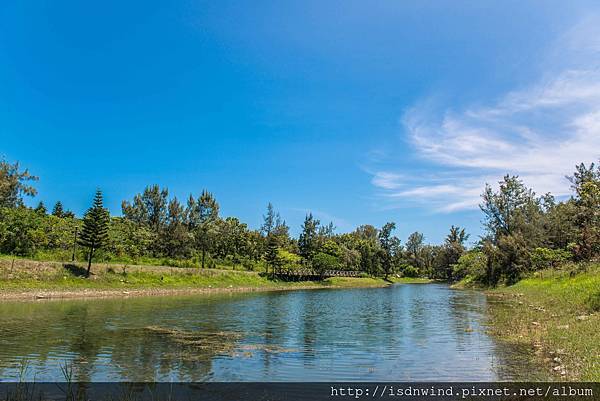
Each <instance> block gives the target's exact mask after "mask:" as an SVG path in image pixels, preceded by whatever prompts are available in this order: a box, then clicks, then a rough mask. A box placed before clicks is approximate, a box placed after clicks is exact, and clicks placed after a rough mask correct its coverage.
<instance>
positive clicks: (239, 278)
mask: <svg viewBox="0 0 600 401" xmlns="http://www.w3.org/2000/svg"><path fill="white" fill-rule="evenodd" d="M91 272H92V274H91V276H90V277H89V278H88V277H86V276H85V269H84V267H83V266H82V265H79V264H64V263H60V262H38V261H32V260H23V259H18V260H14V261H13V260H0V299H21V300H26V299H51V298H97V297H122V296H161V295H178V294H195V293H198V294H200V293H216V292H242V291H283V290H299V289H319V288H351V287H383V286H387V285H390V284H393V283H396V282H406V283H414V282H424V281H426V280H424V279H412V278H406V279H403V278H394V279H392V280H389V281H385V280H383V279H381V278H371V277H361V278H351V277H332V278H328V279H325V280H323V281H301V282H287V281H280V280H271V279H269V278H267V277H265V276H264V275H261V274H259V273H257V272H248V271H232V270H219V269H204V270H201V269H196V268H177V267H163V266H139V265H133V266H128V265H115V264H93V265H92V270H91Z"/></svg>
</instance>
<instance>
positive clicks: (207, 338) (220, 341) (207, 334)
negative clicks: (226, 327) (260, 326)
mask: <svg viewBox="0 0 600 401" xmlns="http://www.w3.org/2000/svg"><path fill="white" fill-rule="evenodd" d="M144 330H146V331H148V332H150V333H153V334H156V335H159V336H164V337H167V338H168V339H169V340H171V341H173V342H175V343H178V344H182V345H189V346H194V347H198V348H207V349H210V350H213V351H214V350H217V349H220V348H223V347H226V348H229V347H230V346H231V347H233V345H234V343H235V341H237V340H239V339H240V338H241V334H240V333H236V332H232V331H200V330H198V331H187V330H181V329H176V328H175V329H173V328H168V327H160V326H147V327H144Z"/></svg>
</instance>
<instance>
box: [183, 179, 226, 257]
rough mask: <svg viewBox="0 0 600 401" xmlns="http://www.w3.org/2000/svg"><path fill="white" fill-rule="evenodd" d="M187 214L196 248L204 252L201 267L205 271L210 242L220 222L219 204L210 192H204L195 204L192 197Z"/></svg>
mask: <svg viewBox="0 0 600 401" xmlns="http://www.w3.org/2000/svg"><path fill="white" fill-rule="evenodd" d="M186 214H187V220H188V227H189V230H190V231H191V232H192V233H193V234H194V240H195V242H196V246H197V247H199V248H200V250H201V252H202V262H201V266H202V268H203V269H204V264H205V259H206V252H207V251H208V247H209V245H210V243H209V242H210V241H209V240H210V237H211V235H212V234H214V232H215V225H216V223H217V221H218V220H219V204H218V203H217V200H216V199H215V197H214V196H213V195H212V194H211V193H210V192H208V191H206V190H204V191H202V194H201V195H200V198H199V199H198V200H196V201H195V202H194V198H193V197H192V196H191V195H190V199H189V200H188V209H187V212H186Z"/></svg>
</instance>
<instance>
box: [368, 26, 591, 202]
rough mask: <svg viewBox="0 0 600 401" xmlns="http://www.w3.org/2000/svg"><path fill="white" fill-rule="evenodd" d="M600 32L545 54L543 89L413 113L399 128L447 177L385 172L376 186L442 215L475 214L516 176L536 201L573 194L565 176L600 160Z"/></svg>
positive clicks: (577, 32) (573, 37) (580, 33)
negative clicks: (488, 195) (499, 185)
mask: <svg viewBox="0 0 600 401" xmlns="http://www.w3.org/2000/svg"><path fill="white" fill-rule="evenodd" d="M594 22H595V23H594ZM598 27H600V19H598V18H595V19H593V20H590V19H589V18H588V19H587V20H586V21H584V22H582V23H581V24H579V25H578V26H576V27H575V28H573V29H572V30H570V31H569V32H567V33H566V34H565V35H563V37H561V38H559V40H558V41H557V43H556V44H555V45H554V47H553V48H552V49H550V51H549V52H548V54H549V56H548V57H547V59H545V60H544V66H545V69H546V71H547V72H546V74H544V76H543V77H541V78H540V79H539V81H538V82H534V83H532V84H531V85H529V86H527V87H524V88H521V89H518V90H514V91H511V92H509V93H506V94H505V95H503V96H501V98H500V99H499V100H497V101H495V102H493V103H492V104H491V105H487V106H481V105H476V106H472V107H469V108H466V109H463V110H458V111H455V110H452V109H449V108H448V109H443V110H441V111H440V110H435V109H432V108H429V107H427V106H415V107H413V108H412V109H410V110H408V111H407V112H406V113H405V114H404V116H403V119H402V123H403V126H404V128H405V130H406V132H407V135H408V138H409V140H410V142H411V143H412V145H413V146H414V148H415V150H416V152H417V154H418V155H419V156H421V157H422V158H424V159H425V160H427V161H429V162H434V163H435V165H437V166H438V167H439V168H440V169H443V171H444V174H443V175H439V176H438V177H433V178H432V177H426V178H423V179H420V180H414V179H413V180H412V182H411V181H408V180H406V179H403V177H402V176H400V175H398V174H396V173H395V172H393V171H389V170H384V171H378V172H376V173H375V174H374V177H373V180H372V183H373V184H374V185H375V186H376V187H378V188H380V189H381V190H382V191H383V195H384V196H385V197H386V198H388V199H395V200H398V199H401V200H407V199H408V200H413V201H418V202H420V203H422V204H424V205H427V206H429V207H433V208H434V209H435V210H437V211H444V212H451V211H455V210H461V209H470V208H475V207H477V204H478V203H479V201H480V194H481V192H482V190H483V186H484V184H485V183H486V182H489V183H495V182H496V181H498V180H499V179H500V178H501V177H502V176H503V175H504V174H518V175H519V176H520V177H521V178H522V179H523V181H524V182H525V183H526V184H527V185H528V186H530V187H532V188H533V189H534V190H535V191H536V192H538V193H545V192H552V193H553V194H554V195H557V196H564V195H567V194H569V193H570V189H569V184H568V182H567V181H566V179H565V176H566V175H569V174H571V173H572V172H573V170H574V166H575V165H576V164H578V163H580V162H586V163H588V162H592V161H597V160H598V159H599V158H600V40H599V39H598V38H600V28H598ZM555 55H560V59H558V58H555ZM564 60H570V62H569V63H566V62H565V61H564Z"/></svg>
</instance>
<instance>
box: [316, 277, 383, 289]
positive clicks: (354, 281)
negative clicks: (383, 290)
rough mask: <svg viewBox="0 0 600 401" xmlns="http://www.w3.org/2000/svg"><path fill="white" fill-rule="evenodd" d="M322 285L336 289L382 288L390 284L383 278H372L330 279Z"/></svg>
mask: <svg viewBox="0 0 600 401" xmlns="http://www.w3.org/2000/svg"><path fill="white" fill-rule="evenodd" d="M322 283H323V285H325V286H334V287H382V286H385V285H388V284H389V283H388V282H386V281H385V280H383V279H381V278H371V277H329V278H327V279H325V280H323V281H322Z"/></svg>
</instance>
